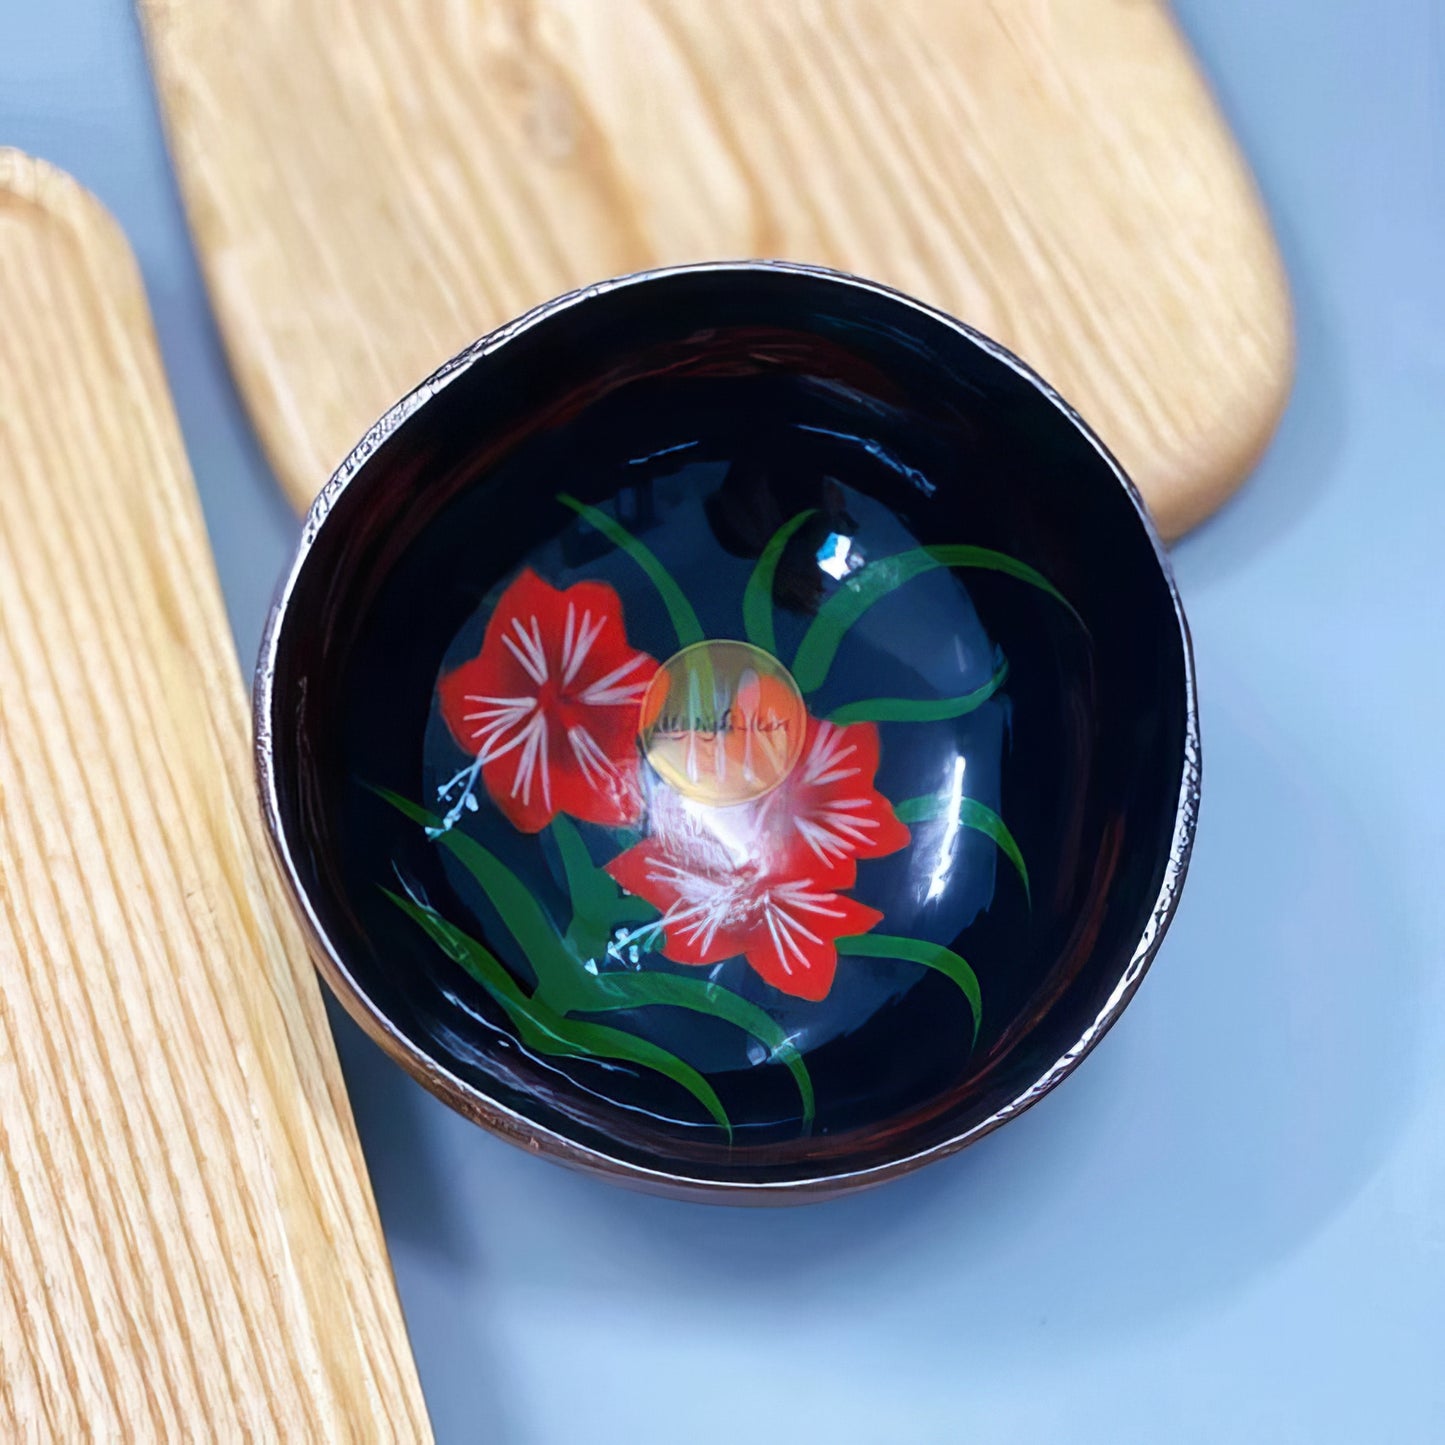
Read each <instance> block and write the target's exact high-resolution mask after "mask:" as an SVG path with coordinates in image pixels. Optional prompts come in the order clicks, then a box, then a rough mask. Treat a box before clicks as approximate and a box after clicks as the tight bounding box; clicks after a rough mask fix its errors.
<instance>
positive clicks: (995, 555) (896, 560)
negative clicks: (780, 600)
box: [793, 547, 1078, 693]
mask: <svg viewBox="0 0 1445 1445" xmlns="http://www.w3.org/2000/svg"><path fill="white" fill-rule="evenodd" d="M938 567H958V568H971V569H974V570H982V571H985V572H1002V573H1004V574H1005V575H1006V576H1009V577H1015V578H1017V579H1018V580H1019V581H1020V582H1027V583H1028V584H1029V585H1030V586H1032V587H1037V588H1039V589H1040V591H1043V592H1046V593H1048V595H1049V596H1050V597H1052V598H1054V599H1055V600H1056V601H1058V602H1061V603H1063V605H1064V606H1065V607H1068V608H1069V611H1070V612H1073V611H1074V609H1073V608H1072V607H1069V604H1068V602H1067V601H1066V600H1065V599H1064V597H1063V596H1061V595H1060V593H1059V592H1058V590H1057V589H1056V588H1055V587H1054V585H1053V583H1052V582H1050V581H1049V580H1048V578H1047V577H1045V576H1044V575H1043V573H1042V572H1037V571H1035V570H1034V569H1033V568H1032V567H1030V566H1028V565H1027V564H1026V563H1023V562H1020V561H1019V560H1018V559H1017V558H1015V557H1010V556H1008V555H1007V553H1004V552H994V551H991V550H990V549H989V548H987V547H916V548H914V549H912V550H911V551H908V552H899V553H898V554H897V555H895V556H892V557H883V558H880V559H879V560H878V561H877V562H870V563H869V564H868V565H867V566H866V567H863V568H861V569H860V570H859V571H857V572H855V573H854V574H853V575H852V576H851V577H848V578H847V579H846V580H845V581H844V583H843V585H842V586H841V587H840V588H839V589H838V590H837V591H836V592H835V593H834V594H833V595H832V596H831V597H829V598H828V600H827V601H826V602H824V603H823V605H822V606H821V607H820V608H819V609H818V614H817V616H816V617H814V618H813V621H812V624H811V625H810V626H809V628H808V630H807V632H805V633H804V634H803V640H802V642H801V643H799V645H798V653H797V656H796V657H795V658H794V659H793V678H794V680H795V681H796V682H797V684H798V687H799V689H800V690H801V691H802V692H804V693H810V692H816V691H817V689H818V688H820V687H822V685H823V684H824V682H826V681H827V679H828V669H829V668H831V667H832V665H833V657H834V655H835V654H836V653H837V651H838V647H839V645H840V644H841V643H842V641H843V638H844V637H845V636H847V634H848V629H849V628H850V627H852V626H853V624H854V623H855V622H857V621H858V619H859V618H860V617H862V615H863V614H864V613H865V612H866V611H867V610H868V609H869V608H870V607H872V606H873V604H874V603H875V602H880V601H882V599H883V598H885V597H886V596H888V594H889V593H890V592H892V591H893V590H894V589H895V588H897V587H901V586H902V585H903V584H904V583H905V582H910V581H912V580H913V578H915V577H921V576H922V575H923V574H924V573H925V572H932V571H933V570H934V569H935V568H938ZM1074 616H1075V617H1077V616H1078V613H1076V612H1075V613H1074Z"/></svg>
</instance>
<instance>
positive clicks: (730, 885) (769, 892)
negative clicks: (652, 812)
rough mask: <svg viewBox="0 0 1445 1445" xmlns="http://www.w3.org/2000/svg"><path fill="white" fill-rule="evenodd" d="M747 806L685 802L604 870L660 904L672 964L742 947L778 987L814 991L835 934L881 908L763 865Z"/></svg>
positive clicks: (834, 964) (857, 927)
mask: <svg viewBox="0 0 1445 1445" xmlns="http://www.w3.org/2000/svg"><path fill="white" fill-rule="evenodd" d="M685 807H686V805H684V808H685ZM747 811H749V810H747V809H738V808H719V809H710V810H709V809H702V810H689V817H688V820H687V821H686V822H685V823H684V824H683V825H682V826H669V827H667V828H666V829H665V830H664V831H662V832H654V834H653V836H652V837H650V838H647V839H646V840H645V841H643V842H641V843H639V844H637V845H636V847H633V848H629V849H628V850H627V851H626V852H625V853H623V854H622V855H621V856H620V857H617V858H614V859H613V860H612V862H611V863H609V864H607V872H608V873H610V874H611V875H612V877H613V878H615V879H616V880H617V882H618V883H620V884H621V885H622V886H623V887H624V888H625V889H627V891H628V892H629V893H635V894H637V895H638V897H640V898H645V899H646V900H647V901H648V902H649V903H651V904H652V905H653V906H654V907H656V908H658V909H660V910H661V911H662V928H663V945H662V952H663V955H664V956H665V957H667V958H670V959H672V961H673V962H674V963H688V964H697V965H707V964H713V963H720V962H722V961H723V960H724V959H729V958H736V957H738V956H739V955H742V956H743V957H744V958H746V959H747V961H748V963H749V964H750V965H751V966H752V967H753V968H754V969H755V970H756V971H757V972H758V973H759V974H760V975H761V976H762V977H763V978H765V979H766V980H767V981H768V982H769V983H770V984H772V985H773V986H774V987H775V988H778V989H781V990H782V991H783V992H784V993H788V994H792V995H793V996H794V997H796V998H805V999H812V1000H814V1001H816V1000H818V999H821V998H824V997H826V995H827V993H828V990H829V989H830V988H832V986H833V976H834V974H835V973H836V971H837V968H838V949H837V940H838V939H839V938H845V937H848V936H850V935H852V934H855V933H867V932H868V930H869V929H870V928H873V927H875V926H876V925H877V924H879V923H881V922H882V920H883V915H882V914H881V913H879V912H878V910H877V909H876V908H868V907H866V906H865V905H864V904H862V903H858V902H856V901H855V900H854V899H852V898H848V897H846V896H844V895H843V894H841V893H839V892H837V891H835V888H834V887H832V886H829V885H827V884H824V883H820V882H816V881H815V880H814V878H813V877H811V876H809V875H806V874H805V875H801V876H787V875H784V874H780V873H777V872H773V871H769V870H768V869H767V868H766V866H765V864H766V862H767V853H766V850H762V851H761V852H759V851H758V850H757V848H756V837H755V835H753V834H752V828H751V823H750V820H748V819H746V818H744V817H743V816H742V815H743V814H744V813H746V812H747ZM735 825H737V828H738V829H739V830H740V831H734V826H735Z"/></svg>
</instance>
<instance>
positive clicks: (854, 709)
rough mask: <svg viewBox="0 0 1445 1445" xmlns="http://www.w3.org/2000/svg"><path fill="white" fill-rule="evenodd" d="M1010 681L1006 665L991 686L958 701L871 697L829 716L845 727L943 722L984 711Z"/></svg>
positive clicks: (999, 667)
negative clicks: (868, 723) (986, 704)
mask: <svg viewBox="0 0 1445 1445" xmlns="http://www.w3.org/2000/svg"><path fill="white" fill-rule="evenodd" d="M1007 677H1008V663H1007V661H1004V662H1001V663H999V665H998V670H997V671H996V672H995V673H994V675H993V676H992V677H991V678H989V680H988V681H987V682H985V683H982V684H980V685H979V686H978V687H976V688H974V690H973V691H972V692H965V693H962V694H960V695H959V696H958V697H935V698H911V697H868V698H864V699H863V700H862V701H861V702H849V703H844V705H843V706H842V707H839V708H834V709H833V711H832V712H830V713H829V714H828V721H829V722H830V723H836V724H837V725H838V726H839V727H843V726H845V725H846V724H848V723H855V722H940V721H942V720H943V719H944V718H951V717H963V716H964V714H965V713H971V712H973V711H974V710H975V709H977V708H980V707H982V706H983V705H984V703H986V702H987V701H988V700H989V698H991V697H992V696H993V695H994V693H996V692H997V691H998V690H999V688H1001V687H1002V686H1003V684H1004V680H1005V679H1006V678H1007Z"/></svg>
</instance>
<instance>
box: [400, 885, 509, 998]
mask: <svg viewBox="0 0 1445 1445" xmlns="http://www.w3.org/2000/svg"><path fill="white" fill-rule="evenodd" d="M381 891H382V892H383V893H384V894H386V896H387V897H388V898H390V899H391V901H392V902H393V903H394V904H396V906H397V907H398V908H399V909H401V911H402V912H403V913H405V914H406V916H407V917H408V918H410V919H411V920H412V921H413V922H414V923H417V924H419V925H420V926H421V927H422V928H423V929H424V930H425V931H426V932H427V934H428V935H429V936H430V937H431V940H432V942H433V943H435V944H436V946H437V947H438V948H440V949H441V951H442V952H443V953H444V954H446V955H447V957H448V958H450V959H451V960H452V961H453V962H454V963H459V964H461V966H462V967H463V968H464V969H466V971H467V972H468V973H469V974H471V976H472V977H473V978H474V979H476V981H477V982H478V983H479V984H481V985H482V987H483V988H485V989H486V990H487V992H488V993H490V994H491V995H492V996H493V997H494V998H495V999H496V1000H497V1002H498V1003H506V1002H507V1001H508V1000H511V1001H513V1002H518V1003H521V1002H525V1000H526V995H525V994H524V993H523V992H522V987H521V985H520V984H519V983H518V982H517V980H516V979H514V978H513V977H512V975H511V974H510V973H508V971H507V968H506V965H505V964H503V963H502V961H501V960H500V959H499V958H498V957H497V956H496V954H494V953H493V952H492V951H491V949H489V948H488V947H486V945H485V944H482V943H479V942H478V941H477V940H476V939H475V938H472V937H471V936H470V935H469V934H466V933H463V932H462V930H461V929H460V928H457V927H456V926H455V925H454V924H451V923H448V922H447V920H446V919H445V918H443V917H442V916H441V914H440V913H438V912H437V911H436V909H435V908H428V907H427V906H426V905H425V904H423V903H417V902H415V901H413V900H412V899H410V898H403V897H402V895H401V894H400V893H393V892H392V891H391V889H389V888H383V889H382V890H381Z"/></svg>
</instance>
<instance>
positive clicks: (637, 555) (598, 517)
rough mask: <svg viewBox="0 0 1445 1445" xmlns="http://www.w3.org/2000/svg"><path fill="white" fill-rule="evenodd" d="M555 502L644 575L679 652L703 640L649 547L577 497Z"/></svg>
mask: <svg viewBox="0 0 1445 1445" xmlns="http://www.w3.org/2000/svg"><path fill="white" fill-rule="evenodd" d="M557 500H558V501H559V502H561V503H562V505H563V506H564V507H571V509H572V510H573V511H574V512H576V513H577V515H578V516H579V517H581V518H582V519H583V520H584V521H586V522H590V523H591V524H592V525H593V526H594V527H596V528H597V530H598V531H599V532H601V533H602V535H603V536H604V537H606V538H607V540H608V541H609V542H611V543H612V545H613V546H614V547H620V548H621V549H622V551H624V552H626V553H627V555H628V556H629V557H631V558H632V560H633V561H634V562H636V563H637V565H638V566H639V567H641V568H642V570H643V571H644V572H645V573H647V576H648V580H649V581H650V582H651V583H652V585H653V586H654V587H655V588H657V595H658V596H659V597H660V598H661V599H662V605H663V606H664V607H665V608H667V615H668V616H669V617H670V618H671V619H672V629H673V631H674V632H676V633H677V645H678V646H679V647H680V648H681V647H688V646H690V645H691V644H692V643H694V642H701V641H702V640H703V637H704V633H703V630H702V624H701V623H700V622H699V621H698V620H697V613H696V612H694V611H693V610H692V603H691V602H689V601H688V600H687V598H686V597H685V596H684V595H683V591H682V588H681V587H679V586H678V585H677V583H676V581H675V580H674V579H673V576H672V573H670V572H669V571H668V570H667V568H666V567H664V566H663V565H662V563H661V562H659V561H658V560H657V557H656V555H655V554H654V553H653V551H652V549H651V548H650V547H648V546H647V545H646V544H645V543H643V542H639V541H638V540H637V538H636V537H634V536H633V535H632V533H631V532H629V531H628V530H627V528H626V527H624V526H623V525H622V524H621V523H620V522H618V521H616V520H615V519H614V518H612V517H609V516H608V515H607V513H606V512H601V511H599V510H598V509H597V508H596V507H589V506H588V505H587V503H586V502H579V501H578V500H577V498H576V497H573V496H569V495H568V494H567V493H566V492H559V493H558V494H557Z"/></svg>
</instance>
